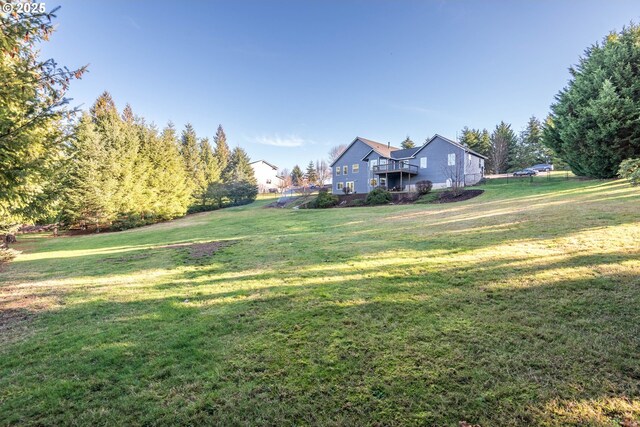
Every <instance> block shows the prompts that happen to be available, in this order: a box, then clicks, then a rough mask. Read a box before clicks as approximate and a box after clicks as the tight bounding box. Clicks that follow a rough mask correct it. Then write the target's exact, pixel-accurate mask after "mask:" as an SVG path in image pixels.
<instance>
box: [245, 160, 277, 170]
mask: <svg viewBox="0 0 640 427" xmlns="http://www.w3.org/2000/svg"><path fill="white" fill-rule="evenodd" d="M260 162H262V163H264V164H266V165H269V166H271V168H272V169H273V170H276V171H277V170H278V167H277V166H276V165H272V164H271V163H269V162H267V161H266V160H256V161H255V162H251V163H249V164H250V165H253V164H256V163H260Z"/></svg>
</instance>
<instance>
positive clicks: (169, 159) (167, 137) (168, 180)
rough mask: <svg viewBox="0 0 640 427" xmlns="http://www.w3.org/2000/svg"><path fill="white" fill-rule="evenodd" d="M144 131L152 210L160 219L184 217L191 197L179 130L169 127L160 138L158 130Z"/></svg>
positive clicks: (150, 208) (145, 129)
mask: <svg viewBox="0 0 640 427" xmlns="http://www.w3.org/2000/svg"><path fill="white" fill-rule="evenodd" d="M144 131H145V135H146V136H145V138H144V140H143V142H144V144H143V147H144V148H143V156H144V158H145V161H146V162H147V164H148V166H149V169H148V170H149V172H148V174H147V191H148V193H149V194H150V196H149V211H150V213H151V214H152V215H154V216H155V217H157V218H158V219H171V218H176V217H179V216H182V215H184V214H185V213H186V211H187V207H188V205H189V200H190V197H191V194H190V191H189V186H188V178H187V176H186V173H185V170H184V164H183V161H182V157H181V156H180V152H179V151H178V144H177V137H176V132H175V129H174V128H173V125H171V124H169V125H168V126H167V127H166V128H165V129H164V130H163V131H162V134H160V135H158V131H157V130H156V129H155V128H144Z"/></svg>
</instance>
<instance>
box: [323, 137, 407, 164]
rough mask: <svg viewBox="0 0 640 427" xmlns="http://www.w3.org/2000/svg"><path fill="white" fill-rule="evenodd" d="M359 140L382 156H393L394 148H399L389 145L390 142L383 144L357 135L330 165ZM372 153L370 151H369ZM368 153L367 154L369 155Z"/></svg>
mask: <svg viewBox="0 0 640 427" xmlns="http://www.w3.org/2000/svg"><path fill="white" fill-rule="evenodd" d="M357 141H360V142H362V143H363V144H365V145H367V146H369V147H370V148H371V150H373V151H375V152H376V153H378V154H379V155H381V156H382V157H388V158H390V157H391V152H392V151H394V150H398V148H396V147H394V146H392V145H389V144H382V143H380V142H376V141H372V140H370V139H366V138H361V137H359V136H357V137H356V138H355V139H354V140H353V141H351V144H349V145H348V146H347V148H345V149H344V151H343V152H342V153H340V155H339V156H338V157H337V158H336V159H335V160H334V161H333V162H332V163H331V164H330V165H329V166H333V165H335V164H336V162H337V161H338V160H340V158H341V157H342V156H343V155H344V154H345V153H346V152H347V151H349V149H350V148H351V147H352V146H353V144H355V143H356V142H357ZM369 154H370V153H369ZM369 154H367V156H368V155H369ZM365 157H366V156H365Z"/></svg>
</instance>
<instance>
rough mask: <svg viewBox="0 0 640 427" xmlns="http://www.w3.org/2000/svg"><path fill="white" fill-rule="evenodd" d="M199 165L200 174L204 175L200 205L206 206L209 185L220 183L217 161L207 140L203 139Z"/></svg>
mask: <svg viewBox="0 0 640 427" xmlns="http://www.w3.org/2000/svg"><path fill="white" fill-rule="evenodd" d="M200 164H201V165H202V172H203V175H204V180H203V182H202V186H201V187H200V192H201V200H202V205H203V206H204V205H206V197H207V189H208V188H209V185H211V184H213V183H216V182H218V181H220V169H219V166H218V160H217V159H216V158H215V155H214V153H213V150H212V149H211V144H209V139H208V138H203V139H202V140H201V141H200Z"/></svg>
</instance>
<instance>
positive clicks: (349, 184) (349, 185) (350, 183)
mask: <svg viewBox="0 0 640 427" xmlns="http://www.w3.org/2000/svg"><path fill="white" fill-rule="evenodd" d="M347 188H348V189H349V193H353V188H354V185H353V181H347Z"/></svg>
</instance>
